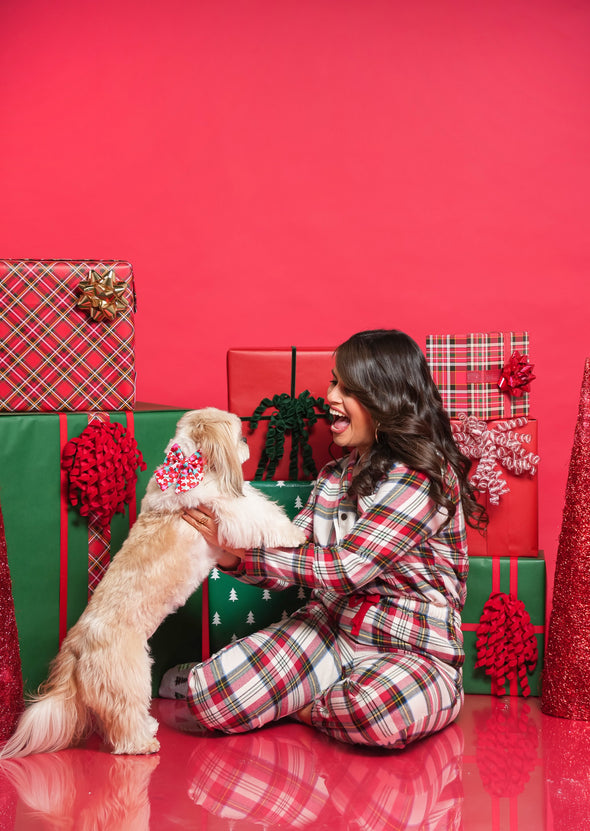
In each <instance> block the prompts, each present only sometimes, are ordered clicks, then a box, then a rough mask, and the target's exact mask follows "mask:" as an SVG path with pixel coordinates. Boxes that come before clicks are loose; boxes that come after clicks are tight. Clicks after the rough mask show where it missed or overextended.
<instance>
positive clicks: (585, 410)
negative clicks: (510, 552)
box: [541, 358, 590, 721]
mask: <svg viewBox="0 0 590 831" xmlns="http://www.w3.org/2000/svg"><path fill="white" fill-rule="evenodd" d="M541 709H542V710H543V712H544V713H547V714H549V715H552V716H560V717H561V718H571V719H583V720H585V721H590V358H587V359H586V364H585V368H584V379H583V382H582V390H581V393H580V404H579V409H578V420H577V423H576V429H575V434H574V444H573V448H572V454H571V458H570V466H569V474H568V480H567V486H566V492H565V507H564V510H563V520H562V525H561V534H560V537H559V547H558V551H557V563H556V567H555V583H554V589H553V609H552V612H551V618H550V623H549V636H548V639H547V647H546V650H545V668H544V671H543V680H542V699H541Z"/></svg>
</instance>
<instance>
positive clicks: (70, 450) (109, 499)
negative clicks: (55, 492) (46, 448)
mask: <svg viewBox="0 0 590 831" xmlns="http://www.w3.org/2000/svg"><path fill="white" fill-rule="evenodd" d="M61 466H62V468H63V470H65V471H66V473H67V475H68V498H69V500H70V502H71V504H72V505H78V504H80V513H81V514H82V516H90V515H92V516H93V517H95V519H96V521H97V522H98V523H99V525H101V526H103V527H106V526H108V525H109V524H110V522H111V519H112V518H113V516H114V515H115V514H116V513H121V514H122V513H123V512H124V511H125V504H126V503H127V502H130V501H131V499H132V498H133V496H134V494H135V483H136V482H137V473H136V471H135V469H136V468H137V467H139V468H140V469H141V470H145V468H146V464H145V462H144V460H143V456H142V455H141V452H140V450H139V449H138V447H137V442H136V441H135V439H134V438H133V437H132V436H130V435H129V434H128V433H127V430H126V429H125V428H124V427H123V425H121V424H113V423H111V422H93V423H92V424H89V425H88V427H85V428H84V430H83V431H82V433H81V434H80V435H79V436H78V438H75V439H71V440H70V441H69V442H68V443H67V444H66V445H65V447H64V449H63V453H62V460H61Z"/></svg>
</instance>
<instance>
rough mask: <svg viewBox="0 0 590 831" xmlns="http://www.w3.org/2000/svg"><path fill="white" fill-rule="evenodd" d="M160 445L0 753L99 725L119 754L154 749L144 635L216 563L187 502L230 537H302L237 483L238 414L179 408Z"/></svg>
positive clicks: (72, 740) (76, 736) (292, 540)
mask: <svg viewBox="0 0 590 831" xmlns="http://www.w3.org/2000/svg"><path fill="white" fill-rule="evenodd" d="M166 452H167V457H166V462H165V464H164V465H163V466H162V467H161V468H159V469H158V470H157V471H156V472H155V473H154V475H153V476H152V478H151V479H150V481H149V484H148V487H147V491H146V495H145V497H144V498H143V501H142V503H141V512H140V514H139V516H138V518H137V521H136V522H135V524H134V525H133V527H132V528H131V531H130V532H129V536H128V537H127V539H126V541H125V542H124V543H123V546H122V547H121V550H120V551H119V552H118V553H117V555H116V556H115V557H114V559H113V561H112V563H111V565H110V566H109V568H108V570H107V573H106V574H105V576H104V578H103V579H102V581H101V582H100V584H99V585H98V587H97V589H96V591H95V592H94V594H93V596H92V598H91V600H90V602H89V603H88V606H87V607H86V609H85V611H84V612H83V614H82V616H81V617H80V619H79V621H78V622H77V623H76V625H75V626H73V627H72V629H71V630H70V631H69V632H68V634H67V636H66V637H65V639H64V641H63V643H62V646H61V649H60V651H59V653H58V655H57V657H56V658H55V659H54V661H53V662H52V665H51V670H50V674H49V678H48V680H47V681H46V682H45V683H44V684H42V685H41V688H40V691H39V694H38V695H37V696H36V697H35V698H33V703H31V704H30V705H29V706H28V707H27V708H26V709H25V711H24V713H23V715H22V717H21V719H20V721H19V723H18V726H17V728H16V732H15V733H14V735H13V736H12V738H10V739H9V740H8V742H6V744H5V745H4V747H3V748H2V750H1V751H0V758H9V757H15V756H26V755H29V754H30V753H43V752H51V751H56V750H61V749H63V748H66V747H69V746H70V745H72V744H76V743H78V742H79V741H80V740H81V739H83V738H84V737H85V736H86V735H87V734H88V732H89V731H91V730H92V729H93V728H94V727H96V728H97V729H98V730H99V731H100V732H101V733H102V735H103V736H104V738H105V739H106V740H107V741H108V742H109V744H110V745H112V748H113V752H114V753H155V752H156V751H157V750H158V749H159V742H158V741H157V739H156V731H157V729H158V723H157V721H156V720H155V719H154V718H152V717H151V716H150V714H149V706H150V697H151V672H150V668H151V663H152V661H151V658H150V655H149V649H148V643H147V642H148V638H150V636H151V635H152V634H153V633H154V631H155V630H156V629H157V627H158V626H159V625H160V623H161V622H162V621H163V620H164V618H165V617H166V616H167V615H169V614H170V613H171V612H173V611H174V610H175V609H178V608H179V607H180V606H182V605H183V604H184V603H185V602H186V600H187V598H188V597H189V596H190V595H191V594H192V592H194V591H195V589H196V588H197V587H198V586H199V585H200V584H201V583H202V582H203V580H204V579H205V577H206V576H207V575H208V573H209V571H210V569H211V567H212V566H213V565H214V564H215V550H214V549H212V548H211V547H210V546H209V545H208V544H207V543H206V542H205V540H204V538H203V537H202V536H201V535H200V534H198V533H196V532H195V531H194V529H192V528H191V527H190V526H189V525H188V523H187V522H185V521H184V520H183V519H182V517H181V512H182V509H183V508H189V507H197V506H198V505H203V506H207V507H208V508H211V509H212V510H213V511H214V512H215V514H216V515H217V518H218V522H219V537H220V539H221V540H223V542H224V543H225V544H227V545H228V547H230V548H253V547H256V546H261V545H268V546H288V547H292V546H298V545H300V544H301V543H302V542H303V541H304V540H303V533H302V531H301V530H300V529H299V528H297V527H296V526H294V525H293V524H292V523H291V522H290V521H289V519H288V518H287V516H286V514H285V513H284V512H283V510H282V509H281V508H280V507H279V506H278V505H276V504H275V503H273V502H271V501H270V500H269V499H267V498H266V497H265V496H264V495H263V494H261V493H260V492H259V491H257V490H256V489H255V488H253V487H252V486H251V485H249V484H248V483H247V482H244V478H243V475H242V463H243V462H244V461H245V460H246V459H247V458H248V456H249V452H248V445H247V444H246V442H245V439H243V438H242V428H241V422H240V419H239V418H238V417H237V416H236V415H233V414H231V413H226V412H224V411H222V410H216V409H214V408H207V409H204V410H193V411H191V412H188V413H185V415H183V416H182V418H181V419H180V421H179V422H178V426H177V430H176V435H175V437H174V439H173V440H171V441H170V443H169V444H168V447H167V448H166Z"/></svg>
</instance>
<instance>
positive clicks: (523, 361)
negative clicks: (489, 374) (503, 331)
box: [498, 351, 537, 398]
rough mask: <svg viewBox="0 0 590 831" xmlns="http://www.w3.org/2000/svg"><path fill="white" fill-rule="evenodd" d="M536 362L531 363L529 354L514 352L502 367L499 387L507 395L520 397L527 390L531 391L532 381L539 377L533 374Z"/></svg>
mask: <svg viewBox="0 0 590 831" xmlns="http://www.w3.org/2000/svg"><path fill="white" fill-rule="evenodd" d="M533 368H534V364H531V363H529V356H528V355H521V354H520V352H518V351H516V352H513V353H512V355H511V356H510V358H509V359H508V361H507V362H506V363H505V364H504V366H503V367H502V372H501V373H500V377H499V379H498V387H499V388H500V389H501V390H502V392H505V393H506V394H507V395H513V396H514V397H515V398H520V397H521V395H522V394H523V393H525V392H530V389H531V381H534V380H535V378H536V377H537V376H536V375H533Z"/></svg>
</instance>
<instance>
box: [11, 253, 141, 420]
mask: <svg viewBox="0 0 590 831" xmlns="http://www.w3.org/2000/svg"><path fill="white" fill-rule="evenodd" d="M0 303H1V308H2V318H1V319H0V344H1V346H2V348H1V350H0V410H6V411H10V412H27V411H42V412H52V411H57V410H68V411H83V410H125V409H131V408H132V407H133V405H134V403H135V355H134V345H135V344H134V341H135V324H134V315H135V291H134V285H133V271H132V268H131V265H130V264H129V263H126V262H117V261H114V260H108V261H107V260H103V261H100V262H99V261H97V260H88V261H66V260H40V261H34V260H18V261H17V260H0Z"/></svg>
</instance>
